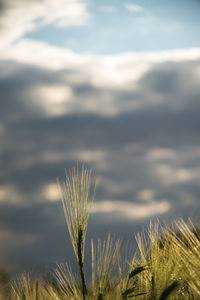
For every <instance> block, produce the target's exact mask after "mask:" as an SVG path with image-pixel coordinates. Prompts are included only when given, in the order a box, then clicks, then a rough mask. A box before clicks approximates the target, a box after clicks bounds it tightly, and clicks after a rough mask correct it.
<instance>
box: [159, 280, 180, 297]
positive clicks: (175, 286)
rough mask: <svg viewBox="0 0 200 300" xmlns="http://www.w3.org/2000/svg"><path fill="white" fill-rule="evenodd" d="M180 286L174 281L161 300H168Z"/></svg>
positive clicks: (163, 293)
mask: <svg viewBox="0 0 200 300" xmlns="http://www.w3.org/2000/svg"><path fill="white" fill-rule="evenodd" d="M178 286H179V282H178V281H174V282H173V283H172V284H170V285H169V286H168V287H167V288H166V289H165V290H164V291H163V292H162V294H161V296H160V298H159V300H166V299H167V298H168V297H169V296H170V295H171V294H172V293H173V292H174V290H175V289H177V287H178Z"/></svg>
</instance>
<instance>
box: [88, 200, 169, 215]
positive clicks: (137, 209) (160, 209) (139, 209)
mask: <svg viewBox="0 0 200 300" xmlns="http://www.w3.org/2000/svg"><path fill="white" fill-rule="evenodd" d="M170 207H171V206H170V203H169V202H168V201H167V200H165V199H163V200H162V201H160V202H156V201H151V202H148V203H145V204H136V203H131V202H126V201H109V200H108V201H99V202H96V203H94V205H93V208H92V213H94V214H95V213H103V214H108V217H111V218H112V216H111V214H115V215H116V218H119V219H129V220H140V219H143V218H148V217H152V216H155V215H159V214H164V213H166V212H168V211H169V210H170ZM113 217H114V216H113Z"/></svg>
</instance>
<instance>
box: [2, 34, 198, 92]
mask: <svg viewBox="0 0 200 300" xmlns="http://www.w3.org/2000/svg"><path fill="white" fill-rule="evenodd" d="M1 57H2V59H10V60H15V61H18V62H21V63H27V64H33V65H36V66H39V67H43V68H46V69H49V70H61V69H65V68H66V69H70V68H71V69H73V70H74V71H77V73H78V74H81V76H82V79H83V78H87V80H89V81H90V82H91V83H92V84H94V85H96V86H99V87H115V89H117V88H120V87H125V86H126V87H130V88H133V87H134V85H135V84H136V83H137V81H138V80H139V79H140V78H141V76H142V75H143V74H144V73H145V72H147V71H148V70H149V69H150V68H151V67H152V65H153V64H156V63H162V62H167V61H171V62H180V61H185V60H196V59H199V58H200V49H199V48H191V49H180V50H169V51H159V52H150V53H149V52H143V53H134V52H133V53H123V54H115V55H90V54H77V53H74V52H73V51H71V50H69V49H61V48H58V47H55V46H50V45H48V44H46V43H42V42H37V41H33V40H29V39H21V40H20V41H19V42H16V43H15V45H13V46H12V47H7V48H6V49H5V51H4V52H2V54H1ZM77 78H78V77H77ZM78 79H79V78H78Z"/></svg>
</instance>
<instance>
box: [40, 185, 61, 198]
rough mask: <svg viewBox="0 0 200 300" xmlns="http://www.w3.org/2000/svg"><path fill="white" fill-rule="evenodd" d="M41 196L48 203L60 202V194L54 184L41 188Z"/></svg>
mask: <svg viewBox="0 0 200 300" xmlns="http://www.w3.org/2000/svg"><path fill="white" fill-rule="evenodd" d="M42 196H44V197H45V198H46V200H47V201H49V202H54V201H58V200H60V198H61V197H60V192H59V188H58V185H57V184H56V183H50V184H47V185H45V186H44V187H43V188H42Z"/></svg>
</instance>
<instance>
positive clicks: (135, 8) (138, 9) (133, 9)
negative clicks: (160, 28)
mask: <svg viewBox="0 0 200 300" xmlns="http://www.w3.org/2000/svg"><path fill="white" fill-rule="evenodd" d="M124 6H125V8H126V9H128V10H129V11H131V12H136V13H139V12H142V11H143V8H142V7H141V6H140V5H137V4H131V3H126V4H125V5H124Z"/></svg>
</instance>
